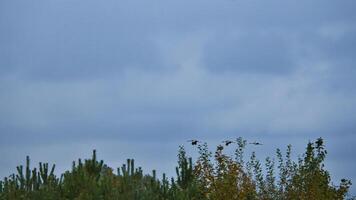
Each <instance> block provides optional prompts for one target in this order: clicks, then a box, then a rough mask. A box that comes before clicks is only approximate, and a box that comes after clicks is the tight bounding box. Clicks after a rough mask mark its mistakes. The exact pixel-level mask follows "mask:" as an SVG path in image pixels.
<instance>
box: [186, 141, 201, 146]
mask: <svg viewBox="0 0 356 200" xmlns="http://www.w3.org/2000/svg"><path fill="white" fill-rule="evenodd" d="M187 142H190V143H191V144H192V145H197V144H198V143H200V141H198V140H188V141H187Z"/></svg>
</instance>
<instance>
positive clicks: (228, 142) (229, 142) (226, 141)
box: [222, 140, 234, 146]
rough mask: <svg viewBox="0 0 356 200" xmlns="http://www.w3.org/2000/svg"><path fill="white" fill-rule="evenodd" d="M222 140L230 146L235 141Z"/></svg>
mask: <svg viewBox="0 0 356 200" xmlns="http://www.w3.org/2000/svg"><path fill="white" fill-rule="evenodd" d="M222 142H223V143H225V146H229V145H230V144H231V143H234V142H233V141H231V140H225V141H222Z"/></svg>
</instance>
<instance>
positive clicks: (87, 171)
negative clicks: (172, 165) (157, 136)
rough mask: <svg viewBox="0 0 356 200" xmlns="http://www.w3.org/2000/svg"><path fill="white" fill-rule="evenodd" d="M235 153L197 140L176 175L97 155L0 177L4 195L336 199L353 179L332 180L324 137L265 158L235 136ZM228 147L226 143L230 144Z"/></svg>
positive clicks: (97, 199) (78, 199) (66, 199)
mask: <svg viewBox="0 0 356 200" xmlns="http://www.w3.org/2000/svg"><path fill="white" fill-rule="evenodd" d="M235 144H236V147H235V151H234V155H233V156H230V155H227V154H226V153H225V152H224V151H225V148H227V146H222V145H219V146H217V148H216V150H215V152H214V153H213V152H211V151H210V150H209V148H208V145H207V144H206V143H204V144H202V145H198V146H197V147H198V153H199V156H198V158H197V160H196V162H195V163H193V160H192V158H188V157H187V155H186V151H185V149H184V148H183V147H182V146H181V147H179V151H178V166H177V167H176V178H171V179H170V180H168V177H167V176H166V175H165V174H163V175H162V178H160V179H159V178H157V175H156V171H155V170H153V171H152V174H150V175H149V174H146V175H144V174H143V170H142V169H141V168H140V167H138V168H136V167H135V162H134V160H133V159H127V161H126V163H125V164H123V165H122V166H121V167H119V168H117V170H116V174H115V173H114V170H113V169H112V168H110V167H108V166H107V165H105V164H104V162H103V161H102V160H100V161H98V160H97V155H96V151H95V150H94V151H93V155H92V158H91V159H86V160H84V162H83V161H82V160H81V159H79V160H78V161H77V162H73V165H72V169H71V170H68V171H66V172H64V173H63V174H62V175H61V176H60V177H59V178H58V177H57V176H56V175H55V173H54V171H55V165H53V166H51V167H50V166H49V164H48V163H39V165H38V168H31V166H30V159H29V157H27V158H26V165H25V167H24V166H22V165H21V166H18V167H17V172H16V174H12V175H10V176H8V177H5V178H4V179H3V180H2V181H0V199H1V200H2V199H3V200H17V199H20V200H21V199H24V200H25V199H26V200H52V199H53V200H91V199H92V200H112V199H115V200H131V199H132V200H226V199H228V200H237V199H241V200H254V199H256V200H257V199H263V200H287V199H288V200H290V199H291V200H309V199H313V200H319V199H320V200H338V199H345V198H346V195H347V193H348V190H349V188H350V185H351V182H350V181H349V180H346V179H342V180H341V182H340V184H339V185H338V186H334V185H332V184H331V181H330V180H331V178H330V174H329V172H328V171H327V170H326V169H325V166H324V160H325V158H326V155H327V152H326V150H325V146H324V143H323V140H322V139H321V138H319V139H317V140H316V141H315V142H314V143H311V142H309V143H308V145H307V148H306V152H305V153H304V154H303V155H302V157H300V158H299V159H298V161H297V162H295V161H293V160H292V158H291V154H292V150H291V146H290V145H289V146H288V147H287V150H286V153H285V155H283V153H282V151H281V150H280V149H277V152H276V157H267V158H266V159H265V161H264V162H261V161H259V160H258V159H257V156H256V154H255V153H254V152H252V154H251V155H250V159H249V160H248V161H247V162H245V161H244V149H245V147H246V145H247V142H246V140H243V139H242V138H238V139H237V140H236V142H235ZM229 148H230V147H229Z"/></svg>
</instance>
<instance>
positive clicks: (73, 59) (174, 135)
mask: <svg viewBox="0 0 356 200" xmlns="http://www.w3.org/2000/svg"><path fill="white" fill-rule="evenodd" d="M355 8H356V2H355V1H354V0H341V1H340V0H331V1H325V0H314V1H310V0H298V1H297V0H290V1H285V0H179V1H178V0H172V1H167V0H151V1H143V0H141V1H139V0H106V1H97V0H34V1H28V0H2V1H0V154H1V155H2V159H1V161H0V175H1V176H5V175H8V174H10V173H11V172H12V171H14V169H15V168H14V167H15V166H16V165H18V164H20V163H21V162H22V161H23V160H24V157H25V155H28V154H29V155H31V156H32V158H33V160H34V161H39V160H42V161H50V162H55V163H58V164H59V170H62V169H64V168H68V167H69V166H70V164H71V161H72V160H73V159H76V158H78V157H85V156H89V155H90V152H91V149H93V148H97V149H98V151H99V156H101V157H102V158H104V159H105V160H106V161H107V162H108V163H109V164H111V165H114V166H115V165H116V166H117V165H119V164H120V163H121V162H123V161H124V159H125V158H127V157H134V158H136V159H137V161H138V163H139V164H140V165H142V166H143V167H144V168H146V169H147V170H150V169H152V168H158V169H159V170H161V171H168V172H169V173H170V172H172V171H173V170H174V164H175V158H176V156H175V155H176V153H177V148H178V145H180V144H184V143H185V142H186V140H187V139H190V138H198V139H201V140H204V141H208V142H210V143H211V144H216V143H218V142H220V141H221V140H223V139H226V138H236V137H238V136H242V137H244V138H246V139H249V140H259V141H262V142H263V143H265V145H264V146H263V147H261V148H260V149H259V150H258V151H259V153H260V155H261V158H263V156H265V155H267V154H268V155H270V154H273V153H274V149H275V148H277V147H280V148H283V147H285V146H286V145H287V144H292V145H293V146H294V148H295V153H296V154H301V153H302V152H303V150H304V147H305V145H306V143H307V142H308V141H309V140H314V139H315V138H317V137H323V138H325V140H326V145H327V149H328V152H329V156H328V158H327V168H328V169H329V170H330V171H331V174H332V175H333V180H335V181H337V180H338V179H341V178H343V177H346V178H350V179H352V180H353V181H354V182H356V172H355V170H354V169H355V168H356V159H355V156H354V151H355V150H356V149H355V144H356V123H355V122H356V90H355V85H356V66H355V60H356V55H355V52H356V13H355V12H354V10H355ZM162 143H164V144H162ZM189 151H190V150H189ZM353 191H355V190H354V189H353Z"/></svg>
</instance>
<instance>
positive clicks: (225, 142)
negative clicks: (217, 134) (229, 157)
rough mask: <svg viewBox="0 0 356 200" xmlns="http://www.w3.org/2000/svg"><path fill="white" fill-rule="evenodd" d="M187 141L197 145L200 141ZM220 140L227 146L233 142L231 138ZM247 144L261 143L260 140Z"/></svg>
mask: <svg viewBox="0 0 356 200" xmlns="http://www.w3.org/2000/svg"><path fill="white" fill-rule="evenodd" d="M187 142H190V143H191V144H192V145H193V146H194V145H197V144H198V143H201V141H199V140H188V141H187ZM222 142H223V143H224V144H225V146H229V145H230V144H232V143H235V142H234V141H232V140H225V141H222ZM249 144H252V145H256V146H257V145H263V144H262V143H260V142H250V143H249Z"/></svg>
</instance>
